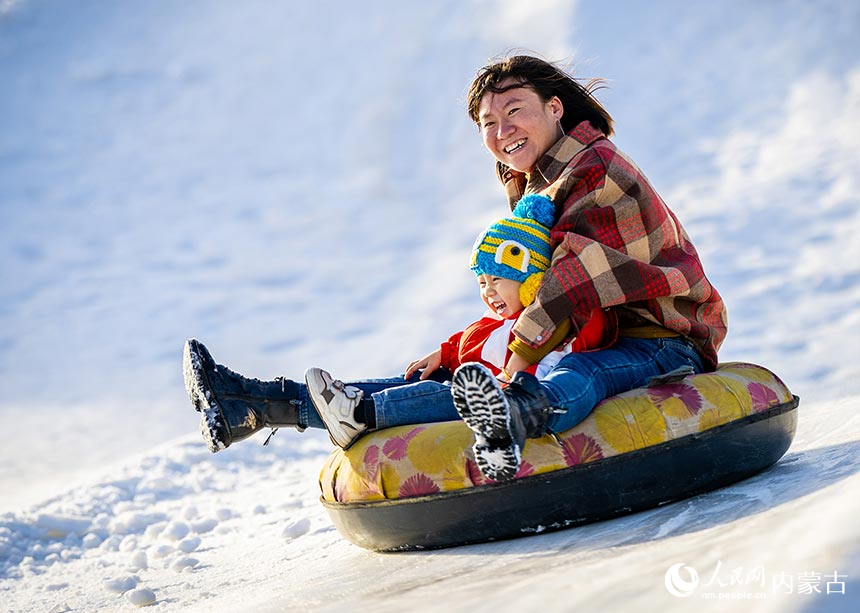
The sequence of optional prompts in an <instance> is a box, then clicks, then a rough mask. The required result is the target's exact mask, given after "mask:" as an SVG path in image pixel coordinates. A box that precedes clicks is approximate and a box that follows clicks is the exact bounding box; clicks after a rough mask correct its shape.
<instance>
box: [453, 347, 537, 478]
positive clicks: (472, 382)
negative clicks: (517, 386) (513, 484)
mask: <svg viewBox="0 0 860 613" xmlns="http://www.w3.org/2000/svg"><path fill="white" fill-rule="evenodd" d="M451 395H452V398H453V400H454V407H455V408H456V409H457V413H459V414H460V417H461V418H462V419H463V421H464V422H466V425H467V426H469V429H470V430H471V431H472V432H473V433H474V434H475V444H474V445H472V452H473V453H474V455H475V463H476V464H477V465H478V469H479V470H480V471H481V473H482V474H483V475H484V476H485V477H488V478H490V479H493V480H494V481H508V480H510V479H512V478H513V477H514V476H515V475H516V473H517V470H519V466H520V463H521V460H522V450H521V449H520V447H519V445H517V444H516V443H514V442H513V436H512V435H511V414H510V406H509V405H508V403H507V400H505V395H504V394H503V393H502V388H501V386H500V385H499V383H498V381H497V380H496V378H495V377H494V376H493V373H492V372H491V371H490V369H488V368H487V367H486V366H484V365H483V364H477V363H476V364H466V365H463V366H461V367H460V368H458V369H457V371H456V372H455V373H454V379H453V382H452V387H451Z"/></svg>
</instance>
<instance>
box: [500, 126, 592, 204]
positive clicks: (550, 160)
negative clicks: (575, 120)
mask: <svg viewBox="0 0 860 613" xmlns="http://www.w3.org/2000/svg"><path fill="white" fill-rule="evenodd" d="M601 138H606V135H604V134H603V132H601V131H600V130H598V129H596V128H594V127H593V126H592V125H591V122H589V121H587V120H586V121H583V122H580V123H579V124H578V125H577V126H576V127H575V128H573V129H572V130H571V131H570V132H568V133H567V134H565V135H564V136H562V137H561V138H559V139H558V140H557V141H556V142H555V144H554V145H553V146H552V147H550V148H549V150H547V152H546V153H545V154H544V155H543V157H541V159H540V160H538V163H537V165H536V166H535V169H534V171H533V172H531V173H529V174H528V175H526V174H523V173H521V172H517V171H515V170H512V169H511V168H508V167H507V166H506V165H504V164H502V163H501V162H496V173H497V174H498V177H499V180H500V181H501V182H502V184H503V185H504V186H505V191H506V192H507V195H508V204H509V205H510V207H511V209H513V208H514V206H516V203H517V202H518V201H519V199H520V198H522V196H523V194H525V193H526V192H528V193H535V192H540V191H541V190H543V189H544V188H546V187H547V186H548V185H550V184H551V183H553V182H554V181H555V180H556V179H558V178H559V176H561V173H562V171H563V170H564V169H565V168H567V166H568V165H569V164H570V161H571V160H572V159H573V158H574V156H575V155H577V154H578V153H579V152H580V151H582V150H583V149H585V148H586V147H588V146H589V145H591V144H592V143H593V142H595V141H597V140H600V139H601Z"/></svg>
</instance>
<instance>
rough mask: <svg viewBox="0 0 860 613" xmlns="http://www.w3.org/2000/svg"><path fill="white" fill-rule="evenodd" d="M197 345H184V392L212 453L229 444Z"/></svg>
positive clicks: (219, 408)
mask: <svg viewBox="0 0 860 613" xmlns="http://www.w3.org/2000/svg"><path fill="white" fill-rule="evenodd" d="M198 345H199V343H198V342H197V341H195V340H194V339H191V340H189V341H187V342H186V343H185V351H183V354H182V374H183V378H184V379H185V391H186V392H187V393H188V399H189V400H191V405H192V406H193V407H194V410H195V411H197V412H199V413H200V414H201V415H200V433H201V434H202V435H203V440H204V441H205V442H206V446H207V447H208V448H209V451H211V452H212V453H217V452H218V451H222V450H224V449H226V448H227V447H228V446H229V444H228V443H225V442H224V441H225V440H229V435H228V433H227V428H226V426H225V425H224V424H225V422H224V415H223V413H222V411H221V407H220V406H219V405H218V403H217V402H216V400H215V397H214V396H213V395H212V393H211V392H210V391H209V389H210V386H209V379H208V377H207V376H206V370H205V369H204V368H203V361H202V359H201V358H200V353H199V350H198Z"/></svg>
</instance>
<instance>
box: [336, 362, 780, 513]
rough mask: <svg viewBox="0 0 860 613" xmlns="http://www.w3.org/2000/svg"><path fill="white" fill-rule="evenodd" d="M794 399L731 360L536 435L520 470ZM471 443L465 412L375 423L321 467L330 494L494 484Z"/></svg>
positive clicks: (767, 376)
mask: <svg viewBox="0 0 860 613" xmlns="http://www.w3.org/2000/svg"><path fill="white" fill-rule="evenodd" d="M791 399H792V396H791V392H789V390H788V388H786V386H785V384H784V383H783V382H782V381H780V379H779V378H778V377H777V376H776V375H774V374H773V373H772V372H770V371H769V370H767V369H766V368H763V367H761V366H755V365H753V364H743V363H737V362H735V363H727V364H722V365H720V367H719V368H718V369H717V371H716V372H713V373H707V374H700V375H690V376H688V377H685V378H683V379H681V380H679V381H676V382H670V383H663V384H660V385H654V386H651V387H647V388H640V389H635V390H632V391H630V392H626V393H624V394H619V395H618V396H613V397H611V398H608V399H606V400H605V401H603V402H602V403H600V404H599V405H598V406H597V407H596V408H595V409H594V411H592V412H591V414H590V415H589V416H588V417H587V418H586V419H585V420H584V421H582V422H581V423H580V424H578V425H577V426H575V427H573V428H571V429H570V430H568V431H566V432H562V433H561V434H559V435H558V436H552V435H546V436H544V437H542V438H539V439H532V440H529V441H528V444H527V445H526V447H525V451H524V453H523V463H522V465H521V466H520V470H519V472H518V473H517V476H516V478H521V477H526V476H529V475H536V474H540V473H546V472H550V471H554V470H559V469H562V468H566V467H569V466H577V465H580V464H586V463H589V462H594V461H597V460H601V459H603V458H608V457H612V456H616V455H620V454H623V453H628V452H630V451H634V450H637V449H643V448H645V447H650V446H653V445H658V444H660V443H663V442H666V441H670V440H674V439H678V438H681V437H684V436H687V435H690V434H695V433H698V432H704V431H706V430H709V429H711V428H715V427H717V426H721V425H724V424H727V423H729V422H732V421H735V420H738V419H742V418H743V417H746V416H748V415H751V414H754V413H761V412H763V411H766V410H768V409H770V408H772V407H774V406H777V405H779V404H782V403H786V402H789V401H791ZM471 445H472V433H471V431H470V430H469V429H468V427H466V425H465V424H464V423H462V422H459V421H453V422H445V423H437V424H423V425H415V426H400V427H396V428H389V429H386V430H380V431H378V432H373V433H370V434H368V435H366V436H364V437H363V438H361V439H360V440H359V441H357V442H356V443H355V444H354V445H353V446H352V447H350V448H349V449H348V450H346V451H344V450H342V449H337V450H335V451H334V453H332V455H331V456H330V457H329V459H328V461H327V462H326V464H325V466H324V467H323V469H322V472H321V474H320V487H321V489H322V496H323V500H325V501H328V502H367V501H374V500H386V499H397V498H409V497H413V496H424V495H428V494H436V493H439V492H446V491H453V490H459V489H464V488H470V487H475V486H480V485H484V484H485V483H487V482H488V481H487V480H486V479H485V478H484V477H483V476H482V475H481V472H480V471H479V470H478V467H477V466H476V465H475V460H474V457H473V455H472V449H471Z"/></svg>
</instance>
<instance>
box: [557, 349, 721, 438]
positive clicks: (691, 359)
mask: <svg viewBox="0 0 860 613" xmlns="http://www.w3.org/2000/svg"><path fill="white" fill-rule="evenodd" d="M681 369H684V370H686V371H690V369H692V371H693V372H697V373H700V372H703V371H704V366H703V364H702V358H701V356H700V355H699V352H698V350H697V349H696V348H695V346H694V345H693V344H692V343H691V342H690V341H688V340H687V339H685V338H683V337H672V338H648V339H645V338H626V337H621V338H619V339H618V342H616V343H615V344H614V345H613V346H612V347H610V348H608V349H602V350H599V351H587V352H584V353H570V354H568V355H566V356H565V357H564V358H562V360H561V361H560V362H559V363H558V365H556V367H555V368H553V369H552V370H551V371H550V372H549V374H548V375H547V376H546V377H545V378H544V379H542V380H541V386H542V387H543V389H544V392H545V393H546V395H547V397H548V399H549V401H550V404H551V405H552V406H553V407H557V408H559V409H563V410H565V412H564V413H555V414H553V415H552V417H550V419H549V422H548V424H547V428H548V430H550V431H552V432H564V431H565V430H567V429H569V428H572V427H573V426H575V425H576V424H578V423H579V422H581V421H582V420H583V419H585V418H586V417H587V416H588V414H589V413H591V410H592V409H593V408H594V407H595V406H596V405H597V403H599V402H600V401H602V400H605V399H606V398H609V397H610V396H614V395H615V394H620V393H622V392H626V391H629V390H632V389H634V388H637V387H643V386H645V385H647V384H648V382H649V380H650V379H652V378H654V377H658V376H660V375H665V374H668V373H671V372H675V371H680V370H681Z"/></svg>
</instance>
